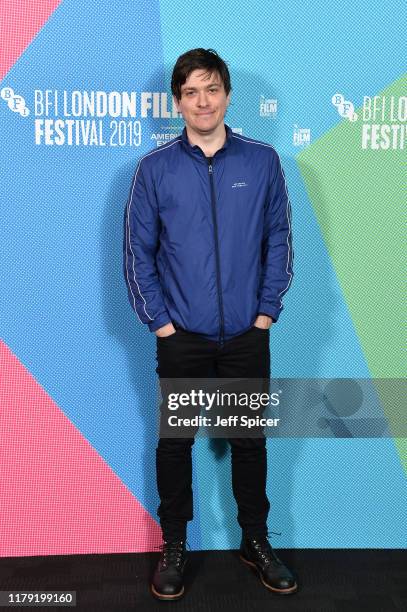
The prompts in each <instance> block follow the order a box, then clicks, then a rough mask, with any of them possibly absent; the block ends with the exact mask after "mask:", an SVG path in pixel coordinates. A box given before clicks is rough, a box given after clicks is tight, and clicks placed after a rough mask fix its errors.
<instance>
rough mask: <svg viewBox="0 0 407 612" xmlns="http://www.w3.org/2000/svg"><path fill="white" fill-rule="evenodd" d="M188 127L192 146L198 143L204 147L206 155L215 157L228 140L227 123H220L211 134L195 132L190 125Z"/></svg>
mask: <svg viewBox="0 0 407 612" xmlns="http://www.w3.org/2000/svg"><path fill="white" fill-rule="evenodd" d="M185 127H186V131H187V137H188V141H189V143H190V144H191V145H192V146H195V145H197V146H198V147H200V148H201V149H202V151H203V152H204V154H205V155H206V157H213V156H214V155H215V153H216V151H219V149H221V148H222V147H223V145H224V144H225V141H226V128H225V124H224V123H222V124H221V125H219V126H218V127H217V128H216V130H215V131H214V132H211V133H210V134H201V133H198V132H195V131H194V130H192V129H191V128H189V127H188V126H185Z"/></svg>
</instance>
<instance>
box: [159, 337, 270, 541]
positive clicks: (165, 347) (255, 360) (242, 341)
mask: <svg viewBox="0 0 407 612" xmlns="http://www.w3.org/2000/svg"><path fill="white" fill-rule="evenodd" d="M269 337H270V334H269V330H261V329H259V328H257V327H252V328H251V329H249V330H248V331H247V332H245V333H243V334H241V335H239V336H237V337H235V338H232V339H231V340H229V341H227V342H226V343H225V344H224V345H223V346H220V344H219V343H217V342H212V341H210V340H207V339H205V338H202V337H201V336H199V335H198V334H195V333H191V332H187V331H185V330H182V329H180V328H178V327H177V331H176V333H175V334H172V335H170V336H167V337H164V338H159V337H157V363H158V367H157V369H156V372H157V374H158V376H159V378H160V379H161V378H216V377H221V378H237V377H246V378H258V379H260V378H263V379H269V377H270V347H269ZM227 440H228V442H229V443H230V446H231V463H232V489H233V495H234V497H235V500H236V503H237V507H238V515H237V520H238V523H239V525H240V527H241V528H242V531H243V535H247V536H249V535H250V536H252V535H265V534H266V533H267V516H268V512H269V509H270V503H269V500H268V498H267V494H266V480H267V451H266V439H265V437H264V435H262V437H257V438H227ZM193 444H194V438H193V437H188V438H175V437H171V438H163V437H160V438H159V441H158V446H157V450H156V473H157V488H158V493H159V497H160V505H159V507H158V512H157V514H158V516H159V518H160V525H161V528H162V532H163V538H164V540H167V541H170V540H173V539H184V540H185V539H186V527H187V522H188V521H190V520H192V518H193V494H192V457H191V450H192V445H193Z"/></svg>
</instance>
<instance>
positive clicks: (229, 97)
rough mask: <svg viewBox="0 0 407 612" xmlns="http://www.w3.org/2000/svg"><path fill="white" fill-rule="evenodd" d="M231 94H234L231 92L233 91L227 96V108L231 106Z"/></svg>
mask: <svg viewBox="0 0 407 612" xmlns="http://www.w3.org/2000/svg"><path fill="white" fill-rule="evenodd" d="M231 94H232V92H231V91H229V93H228V95H227V97H226V106H229V104H230V100H231Z"/></svg>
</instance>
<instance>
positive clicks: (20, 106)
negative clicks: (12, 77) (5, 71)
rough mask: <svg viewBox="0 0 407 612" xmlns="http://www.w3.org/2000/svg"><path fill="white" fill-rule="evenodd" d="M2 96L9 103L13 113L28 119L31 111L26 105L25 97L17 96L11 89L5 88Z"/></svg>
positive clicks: (1, 93) (0, 93)
mask: <svg viewBox="0 0 407 612" xmlns="http://www.w3.org/2000/svg"><path fill="white" fill-rule="evenodd" d="M0 96H1V97H2V99H3V100H4V101H5V102H7V106H8V107H9V109H10V110H12V111H13V113H20V115H21V116H22V117H27V116H28V115H29V114H30V111H29V109H28V108H27V107H26V105H25V100H24V98H23V96H19V95H18V94H15V93H14V90H13V89H11V87H3V89H2V90H1V92H0Z"/></svg>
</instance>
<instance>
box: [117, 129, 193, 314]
mask: <svg viewBox="0 0 407 612" xmlns="http://www.w3.org/2000/svg"><path fill="white" fill-rule="evenodd" d="M177 142H181V140H174V142H169V143H167V144H165V145H162V146H161V147H158V149H156V150H155V151H151V152H150V153H147V154H146V155H144V156H143V157H142V158H141V159H140V161H139V163H138V164H137V169H136V173H135V175H134V179H133V185H132V188H131V192H130V198H129V202H128V204H127V217H126V226H127V227H126V276H127V284H128V286H129V288H130V292H131V295H132V296H133V304H134V311H135V313H136V315H137V317H138V320H139V321H140V323H143V321H142V320H141V319H140V317H139V314H138V312H137V308H136V296H135V295H134V293H133V289H132V288H131V284H130V279H129V266H128V258H127V244H128V245H129V247H130V251H131V256H132V261H133V265H132V269H133V278H134V282H135V283H136V285H137V289H138V292H139V295H140V297H141V299H142V300H143V302H144V306H143V308H144V312H145V313H146V316H147V317H148V318H149V319H150V321H154V317H150V315H149V314H148V312H147V310H146V301H145V299H144V297H143V295H142V293H141V291H140V287H139V284H138V282H137V278H136V271H135V269H134V259H135V258H134V253H133V249H132V248H131V240H130V222H129V217H130V209H131V205H132V203H133V202H132V200H133V192H134V187H135V185H136V181H137V174H138V171H139V168H140V164H141V162H142V161H143V159H145V158H146V157H149V156H150V155H154V153H158V152H160V151H162V150H163V149H168V148H169V147H172V146H173V145H174V144H176V143H177ZM127 228H128V230H127ZM127 240H128V242H127Z"/></svg>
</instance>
